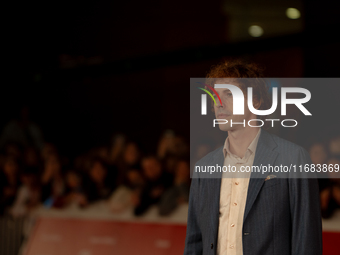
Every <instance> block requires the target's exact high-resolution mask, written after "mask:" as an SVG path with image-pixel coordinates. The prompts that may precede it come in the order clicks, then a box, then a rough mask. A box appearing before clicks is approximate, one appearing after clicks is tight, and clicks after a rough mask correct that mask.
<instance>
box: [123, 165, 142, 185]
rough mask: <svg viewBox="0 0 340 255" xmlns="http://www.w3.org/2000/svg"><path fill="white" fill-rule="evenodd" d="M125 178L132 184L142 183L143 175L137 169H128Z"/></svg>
mask: <svg viewBox="0 0 340 255" xmlns="http://www.w3.org/2000/svg"><path fill="white" fill-rule="evenodd" d="M127 178H128V180H129V182H130V183H131V184H133V185H141V184H143V177H142V175H141V174H140V172H139V171H138V170H135V169H133V170H130V171H128V173H127Z"/></svg>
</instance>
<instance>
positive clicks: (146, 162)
mask: <svg viewBox="0 0 340 255" xmlns="http://www.w3.org/2000/svg"><path fill="white" fill-rule="evenodd" d="M142 168H143V173H144V175H145V176H146V178H148V179H150V180H157V179H158V178H159V177H160V175H161V173H162V167H161V164H160V162H159V161H158V160H157V159H156V158H153V157H150V158H145V159H143V161H142Z"/></svg>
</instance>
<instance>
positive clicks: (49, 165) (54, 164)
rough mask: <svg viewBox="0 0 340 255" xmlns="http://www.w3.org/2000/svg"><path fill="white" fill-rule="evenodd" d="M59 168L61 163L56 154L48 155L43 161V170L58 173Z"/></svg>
mask: <svg viewBox="0 0 340 255" xmlns="http://www.w3.org/2000/svg"><path fill="white" fill-rule="evenodd" d="M60 170H61V164H60V161H59V159H58V157H57V156H56V155H50V156H49V157H48V159H47V160H46V162H45V171H46V172H49V173H51V174H53V175H54V174H58V173H60Z"/></svg>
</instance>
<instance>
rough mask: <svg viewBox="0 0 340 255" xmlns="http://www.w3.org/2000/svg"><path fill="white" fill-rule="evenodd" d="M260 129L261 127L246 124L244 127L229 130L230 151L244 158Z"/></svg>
mask: <svg viewBox="0 0 340 255" xmlns="http://www.w3.org/2000/svg"><path fill="white" fill-rule="evenodd" d="M259 129H260V128H259V127H256V128H254V127H248V126H246V127H245V128H242V129H236V130H231V131H228V137H229V150H230V152H231V153H232V154H235V155H236V156H238V157H240V158H243V157H244V155H245V154H246V151H247V149H248V147H249V145H250V144H251V142H252V141H253V140H254V138H255V136H256V135H257V133H258V131H259Z"/></svg>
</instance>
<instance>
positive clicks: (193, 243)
mask: <svg viewBox="0 0 340 255" xmlns="http://www.w3.org/2000/svg"><path fill="white" fill-rule="evenodd" d="M199 183H200V179H199V178H192V180H191V186H190V195H189V209H188V222H187V233H186V238H185V248H184V255H194V254H195V255H198V254H202V249H203V244H202V233H201V229H200V226H199V214H198V212H199V204H198V202H199V201H198V199H199Z"/></svg>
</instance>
